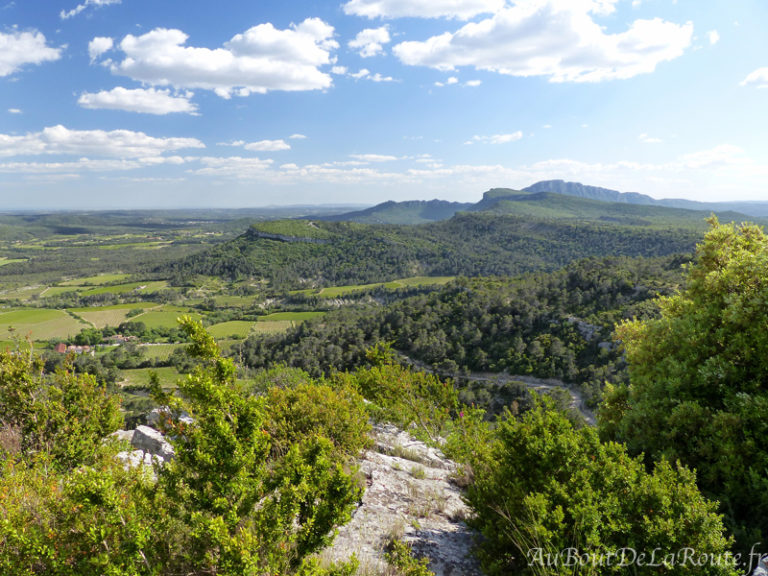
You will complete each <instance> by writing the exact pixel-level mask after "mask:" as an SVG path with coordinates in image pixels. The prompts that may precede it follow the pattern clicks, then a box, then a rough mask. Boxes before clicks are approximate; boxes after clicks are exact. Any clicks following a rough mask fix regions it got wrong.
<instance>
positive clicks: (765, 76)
mask: <svg viewBox="0 0 768 576" xmlns="http://www.w3.org/2000/svg"><path fill="white" fill-rule="evenodd" d="M741 85H742V86H757V87H758V88H768V68H758V69H757V70H755V71H754V72H752V73H751V74H750V75H749V76H747V77H746V78H744V80H743V81H742V82H741Z"/></svg>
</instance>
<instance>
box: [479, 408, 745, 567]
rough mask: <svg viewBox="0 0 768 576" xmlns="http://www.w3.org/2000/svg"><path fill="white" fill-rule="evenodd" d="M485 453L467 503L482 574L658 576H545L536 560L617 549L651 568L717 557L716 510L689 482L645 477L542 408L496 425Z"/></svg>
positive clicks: (724, 547) (724, 544)
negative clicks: (673, 559) (685, 558)
mask: <svg viewBox="0 0 768 576" xmlns="http://www.w3.org/2000/svg"><path fill="white" fill-rule="evenodd" d="M496 435H497V440H496V441H495V442H494V443H493V444H492V447H491V451H490V453H489V454H488V456H487V457H486V458H485V459H484V460H482V461H476V462H475V466H474V476H475V479H474V483H473V484H472V485H471V486H470V487H469V489H468V492H467V500H468V502H469V504H470V505H471V506H472V507H473V508H474V510H475V512H476V517H475V518H474V519H472V520H471V521H470V522H471V524H472V525H473V526H474V527H475V528H477V529H478V530H479V531H480V532H481V533H482V535H483V539H482V541H481V546H480V557H481V560H482V561H483V564H484V566H485V568H486V569H487V571H488V573H489V574H509V573H510V572H511V571H513V570H514V571H515V573H520V574H611V573H632V574H658V573H659V570H660V568H659V567H658V566H656V567H652V566H640V565H637V564H634V565H632V566H617V561H616V559H614V561H613V565H612V566H597V567H593V566H591V565H590V564H589V563H587V564H586V565H584V566H578V565H577V566H573V565H571V566H567V565H566V566H563V565H562V564H560V565H559V566H554V567H553V566H547V563H546V562H545V561H542V558H546V557H547V556H546V555H547V554H550V555H551V556H552V557H555V556H556V555H558V554H560V560H561V561H562V562H565V561H566V557H565V556H563V554H564V552H563V551H567V550H568V549H574V550H577V551H578V553H579V554H581V555H584V554H588V555H589V556H590V557H591V558H598V557H600V555H603V557H605V555H606V554H608V553H616V552H618V551H621V550H622V549H632V550H635V551H637V552H638V553H643V552H644V553H646V554H649V555H650V554H651V553H653V552H654V551H656V552H655V554H656V561H660V559H663V558H665V557H667V555H668V554H677V553H679V552H680V551H683V550H684V549H686V548H691V549H692V550H694V551H695V554H696V557H697V558H698V557H699V556H700V555H701V554H704V553H706V554H714V555H716V556H717V555H720V556H721V557H724V556H723V555H725V554H726V553H727V552H728V545H729V542H728V540H727V539H726V538H725V537H724V536H723V525H722V521H721V518H720V516H718V515H717V514H716V513H715V510H716V503H714V502H710V501H707V500H706V499H705V498H704V497H703V496H702V495H701V494H700V493H699V491H698V488H697V487H696V479H695V475H694V474H693V473H692V472H690V471H689V470H687V469H685V468H683V467H680V466H671V465H670V464H669V463H667V462H666V461H663V460H662V461H661V462H660V463H659V464H658V465H657V466H656V467H655V469H654V470H653V472H651V473H649V472H647V471H646V470H645V467H644V465H643V463H642V461H641V460H640V459H635V458H631V457H630V456H628V455H627V453H626V450H625V448H624V446H622V445H620V444H615V443H607V444H603V443H601V442H600V440H599V438H598V435H597V431H596V430H594V429H592V428H582V429H579V430H576V429H574V427H573V425H572V424H571V422H570V421H569V420H568V418H567V417H566V416H565V415H564V414H562V413H560V412H557V411H554V410H552V409H551V407H549V406H548V401H547V402H545V403H544V404H543V405H540V406H538V407H537V408H535V409H534V410H531V411H530V412H527V413H526V414H525V415H524V416H523V417H522V418H521V419H520V420H516V419H512V418H510V419H507V420H506V421H503V422H500V423H499V425H498V428H497V431H496ZM664 573H667V574H718V575H733V574H736V570H735V569H734V568H733V565H730V566H729V565H727V564H723V565H721V566H717V565H706V566H701V567H700V566H696V565H690V564H684V565H681V564H680V563H678V565H676V566H674V567H670V568H668V569H667V571H666V572H664Z"/></svg>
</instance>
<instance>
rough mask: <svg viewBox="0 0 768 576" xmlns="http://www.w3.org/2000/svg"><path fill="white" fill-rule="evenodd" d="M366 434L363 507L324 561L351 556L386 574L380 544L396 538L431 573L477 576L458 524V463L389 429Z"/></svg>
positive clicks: (469, 537)
mask: <svg viewBox="0 0 768 576" xmlns="http://www.w3.org/2000/svg"><path fill="white" fill-rule="evenodd" d="M372 436H373V439H374V442H375V445H374V447H373V448H372V449H371V450H368V451H367V452H365V453H364V454H363V457H362V459H361V460H360V463H359V464H360V471H361V472H362V473H363V474H364V475H365V478H366V484H367V486H366V490H365V494H364V496H363V499H362V502H361V503H360V506H359V507H358V508H357V510H356V511H355V512H354V515H353V517H352V520H351V521H350V522H349V523H348V524H346V525H344V526H342V527H341V528H340V529H339V533H338V535H337V536H336V539H335V540H334V541H333V544H332V545H331V546H330V548H328V549H327V550H325V551H324V552H323V557H324V558H326V559H328V560H332V561H338V560H346V559H348V558H349V557H350V556H352V554H355V556H356V557H357V559H358V560H359V561H360V573H363V574H365V573H385V571H384V570H385V567H386V563H385V561H384V553H385V549H386V546H387V544H388V542H389V541H391V540H392V539H393V538H399V539H402V540H403V541H405V542H408V543H409V544H411V546H412V549H413V552H414V554H415V555H416V556H417V557H427V558H429V569H430V570H432V571H433V572H434V573H435V574H436V576H453V575H455V576H458V575H466V576H475V575H480V574H481V572H480V568H479V566H478V564H477V561H476V560H475V559H474V558H473V557H472V556H471V555H470V551H471V548H472V543H473V533H472V532H471V531H470V530H469V528H467V526H466V524H465V523H464V521H463V520H464V518H466V517H467V516H468V515H469V514H470V510H469V508H468V507H467V505H466V504H465V503H464V501H463V500H462V498H461V490H460V489H459V487H458V486H457V485H456V481H455V478H456V476H457V465H456V464H455V463H454V462H452V461H451V460H448V459H447V458H446V457H445V456H444V455H443V454H442V453H441V452H440V451H439V450H436V449H434V448H431V447H429V446H427V445H426V444H424V443H423V442H420V441H418V440H415V439H414V438H412V437H411V436H410V435H409V434H407V433H405V432H403V431H401V430H399V429H397V428H396V427H394V426H391V425H376V426H375V427H374V430H373V434H372Z"/></svg>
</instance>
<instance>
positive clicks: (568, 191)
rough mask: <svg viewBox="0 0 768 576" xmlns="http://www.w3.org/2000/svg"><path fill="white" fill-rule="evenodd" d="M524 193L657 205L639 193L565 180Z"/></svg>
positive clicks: (538, 184) (546, 182)
mask: <svg viewBox="0 0 768 576" xmlns="http://www.w3.org/2000/svg"><path fill="white" fill-rule="evenodd" d="M523 191H524V192H533V193H536V192H554V193H555V194H564V195H566V196H577V197H579V198H587V199H589V200H600V201H601V202H620V203H626V204H656V200H654V199H653V198H651V197H650V196H646V195H645V194H638V193H637V192H619V191H617V190H611V189H609V188H600V187H599V186H587V185H585V184H581V183H579V182H565V181H564V180H543V181H541V182H536V184H531V185H530V186H528V187H527V188H523Z"/></svg>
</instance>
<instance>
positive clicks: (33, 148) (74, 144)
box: [0, 125, 205, 162]
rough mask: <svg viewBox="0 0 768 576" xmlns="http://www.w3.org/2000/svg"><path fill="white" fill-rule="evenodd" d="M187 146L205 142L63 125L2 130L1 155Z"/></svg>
mask: <svg viewBox="0 0 768 576" xmlns="http://www.w3.org/2000/svg"><path fill="white" fill-rule="evenodd" d="M186 148H205V145H204V144H203V143H202V142H200V140H197V139H196V138H155V137H153V136H148V135H147V134H144V133H143V132H134V131H132V130H111V131H105V130H70V129H69V128H66V127H65V126H62V125H57V126H49V127H47V128H44V129H43V130H42V131H40V132H30V133H27V134H25V135H23V136H14V135H10V134H0V157H5V158H8V157H13V156H37V155H42V154H59V155H71V156H95V157H104V156H107V157H111V158H128V159H130V158H150V157H159V156H160V155H161V154H165V153H166V152H172V151H176V150H181V149H186ZM158 161H162V162H165V161H167V160H166V159H160V160H158Z"/></svg>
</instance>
